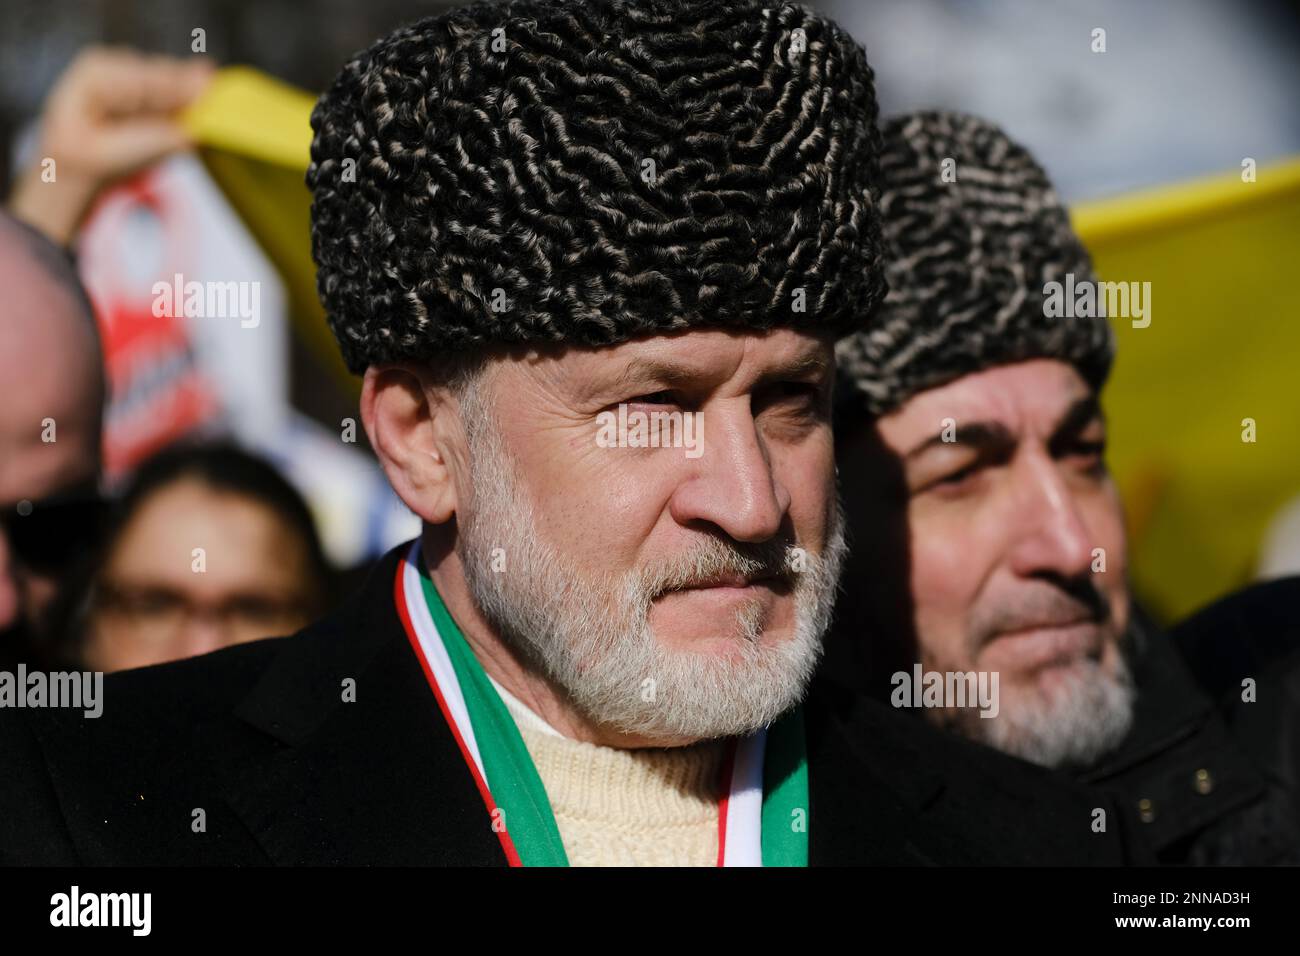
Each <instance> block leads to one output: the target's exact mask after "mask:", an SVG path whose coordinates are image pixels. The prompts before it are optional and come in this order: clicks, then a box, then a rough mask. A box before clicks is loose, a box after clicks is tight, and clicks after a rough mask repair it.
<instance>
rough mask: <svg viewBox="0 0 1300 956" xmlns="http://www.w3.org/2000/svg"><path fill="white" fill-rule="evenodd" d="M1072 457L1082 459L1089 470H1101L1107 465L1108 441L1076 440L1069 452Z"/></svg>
mask: <svg viewBox="0 0 1300 956" xmlns="http://www.w3.org/2000/svg"><path fill="white" fill-rule="evenodd" d="M1068 454H1069V456H1070V457H1071V458H1075V459H1078V460H1081V462H1082V464H1083V465H1084V466H1085V468H1086V469H1087V470H1088V471H1089V472H1095V471H1101V470H1104V469H1105V467H1106V443H1105V442H1104V441H1081V442H1075V443H1074V446H1073V447H1071V448H1070V449H1069V452H1068Z"/></svg>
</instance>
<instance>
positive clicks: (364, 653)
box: [205, 547, 505, 865]
mask: <svg viewBox="0 0 1300 956" xmlns="http://www.w3.org/2000/svg"><path fill="white" fill-rule="evenodd" d="M404 552H405V548H404V547H403V548H400V549H397V550H396V551H393V552H391V553H390V554H389V555H388V556H387V557H385V558H384V559H383V560H382V561H381V562H380V563H379V564H378V566H377V567H376V568H375V570H374V571H373V572H372V573H371V575H370V578H369V580H368V581H367V583H366V586H365V588H364V589H363V590H362V592H361V593H360V594H359V595H358V596H357V598H355V599H354V600H353V601H352V602H351V603H350V604H349V606H348V607H346V608H345V609H344V610H343V611H341V612H340V613H339V614H336V615H334V616H333V617H331V618H328V619H326V620H325V621H322V622H320V623H318V624H316V625H313V626H312V627H311V628H308V630H307V631H305V632H303V633H302V634H300V635H298V636H297V637H294V638H290V639H288V640H287V641H286V642H285V644H286V647H285V649H284V650H283V651H282V652H281V653H280V654H279V655H278V656H277V658H276V660H275V661H274V662H273V663H272V665H271V666H270V668H269V669H268V670H267V672H266V673H265V675H264V676H263V678H262V679H261V681H260V682H259V683H258V685H257V687H256V688H255V689H254V690H253V692H252V693H251V694H250V695H249V696H248V697H247V698H246V699H245V700H244V701H243V702H242V703H241V704H240V705H239V706H238V707H237V708H236V711H235V713H236V715H237V716H238V717H239V718H240V719H241V720H242V721H243V722H245V723H246V724H247V725H251V726H252V727H255V728H257V729H258V730H260V731H261V732H262V733H261V734H257V735H249V734H247V732H246V731H240V730H239V729H237V728H228V729H226V730H222V729H216V730H214V731H213V732H214V733H216V734H220V735H222V736H227V734H228V735H229V736H228V739H224V740H212V739H210V740H208V741H207V742H206V745H205V746H206V749H207V752H208V753H211V754H221V755H226V756H223V758H222V762H223V766H221V767H220V768H219V777H220V779H223V780H225V781H226V790H225V794H224V796H225V798H226V800H227V802H228V803H229V804H230V806H231V808H232V809H233V810H234V811H235V813H236V814H237V815H238V816H239V817H240V819H241V820H242V821H243V823H244V824H245V826H247V827H248V829H249V831H250V832H251V833H252V835H253V836H254V838H255V839H256V840H257V841H258V843H259V844H260V845H261V846H262V847H263V849H264V850H265V851H266V853H267V854H268V855H269V856H270V857H271V859H272V860H273V861H275V862H276V863H281V864H295V865H303V864H307V865H312V864H317V865H330V864H373V865H504V863H505V856H504V854H503V852H502V850H501V846H500V843H499V842H498V839H497V836H496V834H494V833H493V831H492V828H491V820H490V817H489V815H488V812H487V809H486V808H485V807H484V804H483V800H482V798H481V797H480V795H479V792H478V790H477V788H476V787H475V785H474V782H473V778H472V777H471V775H470V773H469V772H468V770H467V769H466V766H465V762H464V760H463V759H462V757H461V754H460V750H459V749H458V747H457V746H456V743H455V740H454V739H453V737H452V735H451V733H450V731H449V729H448V727H447V725H446V723H445V721H444V719H443V717H442V713H441V711H440V710H439V709H438V704H437V701H436V700H435V698H434V696H433V693H432V691H431V690H430V688H429V686H428V683H427V682H426V680H425V677H424V674H423V672H422V670H421V668H420V666H419V663H418V661H417V660H416V657H415V654H414V652H413V651H412V649H411V647H410V644H409V643H408V640H407V637H406V634H405V632H404V631H403V629H402V625H401V621H400V620H399V618H398V616H397V613H396V610H395V607H394V588H393V582H394V579H395V575H396V572H397V566H398V561H399V559H400V556H401V555H402V554H403V553H404ZM348 678H351V679H353V680H355V681H356V700H355V702H344V701H343V699H342V698H343V682H344V680H345V679H348ZM250 737H252V738H254V739H253V742H251V743H250V741H249V738H250Z"/></svg>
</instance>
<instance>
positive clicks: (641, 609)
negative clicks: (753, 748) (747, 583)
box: [457, 392, 846, 740]
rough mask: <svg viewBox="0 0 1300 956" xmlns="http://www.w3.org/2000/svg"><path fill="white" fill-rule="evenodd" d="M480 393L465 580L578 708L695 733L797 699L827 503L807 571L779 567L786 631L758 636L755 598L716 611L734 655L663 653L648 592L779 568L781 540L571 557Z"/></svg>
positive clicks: (808, 668)
mask: <svg viewBox="0 0 1300 956" xmlns="http://www.w3.org/2000/svg"><path fill="white" fill-rule="evenodd" d="M480 401H481V400H480V399H478V398H477V397H475V396H474V395H473V393H472V392H471V393H469V395H467V396H466V400H464V401H462V408H463V418H464V421H465V427H466V432H467V434H468V438H469V448H470V456H471V468H472V471H473V485H474V491H473V494H474V500H473V502H472V503H471V507H470V508H469V509H467V511H466V513H464V514H462V515H460V516H459V518H458V520H459V528H458V531H459V534H458V542H457V554H458V555H459V557H460V560H461V563H462V564H463V566H464V569H465V577H466V582H467V584H468V587H469V591H470V594H471V595H472V596H473V598H474V600H475V602H476V603H477V605H478V607H479V609H480V610H481V611H482V612H483V614H484V615H485V616H486V617H487V619H488V620H489V621H490V622H492V624H493V625H494V626H495V627H496V628H497V630H498V631H499V633H500V635H501V636H502V638H503V639H505V640H507V641H508V642H510V643H511V645H512V646H514V647H515V648H516V649H517V650H518V651H519V652H520V653H521V654H522V655H523V656H524V657H525V658H526V659H527V660H528V661H530V662H532V664H533V666H535V667H537V668H538V669H539V671H540V672H541V673H542V674H543V675H544V676H545V677H546V678H547V679H548V680H549V681H550V682H551V683H552V685H553V686H555V687H557V688H559V689H561V690H562V691H563V692H564V693H565V694H567V696H568V698H569V701H570V702H571V703H572V704H573V705H574V706H575V707H576V708H577V709H578V710H579V711H580V712H581V713H583V714H584V715H585V716H586V717H587V718H588V719H590V720H592V721H595V722H596V723H599V724H601V725H603V726H607V727H610V728H613V729H615V730H617V731H619V732H621V733H625V734H633V735H637V736H643V737H647V738H650V739H652V740H653V739H665V740H668V739H681V738H687V739H691V740H697V739H706V738H714V737H724V736H730V735H735V734H745V733H749V732H752V731H754V730H757V729H758V728H760V727H765V726H768V725H770V724H771V723H772V722H773V721H774V720H776V718H777V717H779V716H780V715H781V714H782V713H784V712H785V711H786V710H788V709H789V708H790V707H792V706H793V705H794V704H796V703H797V702H798V701H799V700H800V699H801V698H802V697H803V694H804V692H805V690H806V689H807V686H808V682H809V680H810V679H811V677H812V673H813V670H814V668H815V667H816V664H817V661H818V659H819V657H820V656H821V650H822V637H823V635H824V633H825V631H826V628H827V626H828V624H829V622H830V616H831V610H832V607H833V605H834V599H835V590H836V586H837V583H838V580H839V575H840V569H841V566H842V564H843V559H844V554H845V551H846V547H845V541H844V519H843V511H842V508H841V507H840V504H839V502H838V500H837V501H836V507H835V510H834V516H833V520H832V523H831V526H830V528H828V535H827V545H826V547H825V549H824V551H823V552H822V553H820V554H811V553H809V554H807V555H805V556H804V563H805V565H806V568H805V570H803V571H801V572H799V573H795V574H790V575H789V578H787V580H790V579H793V580H792V587H793V596H794V599H795V626H794V628H793V633H792V634H788V635H782V636H779V637H777V636H774V635H771V634H765V633H764V630H765V628H764V620H763V618H764V612H763V608H762V606H761V605H760V604H759V603H758V602H757V601H754V602H749V603H747V604H745V605H744V606H742V607H741V608H740V609H739V610H738V611H737V612H736V613H734V614H733V615H731V619H730V620H720V621H719V622H718V628H719V630H723V631H726V632H727V633H728V635H729V636H730V637H731V638H732V644H733V646H734V651H735V653H727V654H706V653H699V652H692V651H689V650H672V649H669V648H668V647H666V646H665V645H664V643H663V642H662V641H659V640H657V639H656V637H655V635H654V632H653V630H652V629H651V627H650V625H649V621H648V617H649V613H650V608H651V603H652V600H653V599H654V598H655V597H656V596H657V595H658V594H660V593H662V592H663V591H664V590H665V589H667V588H672V587H680V586H682V585H683V584H685V583H687V582H691V581H695V580H699V579H700V578H701V577H703V576H705V575H711V574H720V573H740V574H755V573H759V572H770V571H772V570H781V571H782V572H784V573H787V574H788V573H789V564H788V560H789V546H788V545H787V544H786V543H780V542H769V543H768V544H767V545H766V546H758V547H755V546H746V545H739V544H736V545H733V544H731V543H728V542H725V541H723V540H721V539H719V538H716V537H712V536H710V537H701V539H700V542H699V545H698V547H693V548H692V549H691V550H690V551H689V552H687V553H684V554H683V555H682V556H681V557H679V558H674V559H666V560H664V561H662V562H660V563H659V565H658V566H655V567H648V568H637V569H633V570H630V571H627V572H622V573H601V572H593V571H589V570H587V569H585V568H583V567H580V566H579V565H577V564H576V563H575V562H573V561H572V560H569V559H568V556H567V555H566V554H564V553H563V552H561V551H559V550H557V549H556V548H554V547H552V546H551V545H550V543H549V542H548V541H546V540H545V538H544V536H543V534H542V533H541V531H540V529H539V528H538V525H537V520H536V515H535V512H534V510H533V508H532V506H531V502H530V501H529V500H528V496H527V494H526V493H525V491H524V489H523V488H522V487H521V485H520V483H519V481H518V479H517V474H518V469H517V468H516V467H515V466H514V464H513V463H512V462H511V461H510V458H509V455H508V453H507V452H506V450H505V448H504V447H503V444H502V442H501V439H500V436H499V434H498V433H497V431H496V428H495V426H494V425H493V424H492V423H491V419H490V417H489V414H487V413H486V412H485V410H484V409H483V408H482V407H481V405H480ZM742 548H743V549H744V550H741V549H742ZM496 549H501V551H500V552H496ZM494 553H496V554H504V556H505V559H506V562H507V564H506V570H504V571H499V572H498V571H495V570H494V569H493V556H494Z"/></svg>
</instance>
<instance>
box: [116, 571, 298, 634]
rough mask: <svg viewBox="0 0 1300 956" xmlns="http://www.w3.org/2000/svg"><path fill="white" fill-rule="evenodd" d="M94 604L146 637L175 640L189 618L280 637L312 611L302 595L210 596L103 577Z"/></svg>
mask: <svg viewBox="0 0 1300 956" xmlns="http://www.w3.org/2000/svg"><path fill="white" fill-rule="evenodd" d="M93 605H94V607H95V609H96V610H97V611H98V612H100V613H103V614H107V615H110V616H112V617H114V618H116V619H118V620H121V621H123V622H124V623H126V624H128V625H129V627H130V630H131V633H132V635H133V636H134V637H135V638H136V639H141V640H146V641H165V640H170V639H172V638H174V637H176V636H177V635H178V634H180V633H181V632H182V630H183V629H184V628H185V627H186V625H187V624H188V623H189V622H194V621H201V620H206V621H211V622H212V623H213V624H215V625H216V626H217V627H219V628H220V629H221V630H223V631H226V632H227V633H231V634H234V635H238V636H240V637H242V638H245V639H247V638H258V637H275V636H279V635H283V634H287V633H290V632H291V631H295V630H297V629H298V628H299V627H301V626H302V624H303V623H304V622H305V621H306V620H307V619H308V618H309V617H310V612H309V609H308V606H307V602H306V601H304V600H302V599H300V598H297V597H280V596H272V595H269V594H251V593H250V594H235V595H231V596H229V597H227V598H226V599H224V600H221V601H217V602H209V601H203V600H201V599H199V598H196V597H194V596H193V595H190V594H187V593H185V592H184V591H183V590H180V589H177V588H173V587H168V586H163V585H137V586H128V585H123V584H118V583H115V582H112V581H108V580H101V581H99V582H98V584H97V586H96V588H95V599H94V602H93Z"/></svg>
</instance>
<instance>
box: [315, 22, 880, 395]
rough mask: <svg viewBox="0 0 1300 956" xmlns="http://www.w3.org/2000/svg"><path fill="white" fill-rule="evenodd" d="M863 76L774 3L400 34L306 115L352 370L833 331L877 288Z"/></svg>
mask: <svg viewBox="0 0 1300 956" xmlns="http://www.w3.org/2000/svg"><path fill="white" fill-rule="evenodd" d="M876 118H877V109H876V99H875V89H874V80H873V76H872V72H871V70H870V68H869V67H868V65H867V61H866V57H865V54H864V52H863V50H862V48H861V47H860V46H859V45H858V44H857V43H856V42H854V41H853V39H852V38H851V37H849V36H848V35H847V34H846V33H844V32H843V31H842V30H840V29H839V28H838V27H837V26H836V25H835V24H833V23H831V22H830V21H828V20H826V19H824V18H822V17H819V16H817V15H815V14H813V13H811V12H810V11H808V10H806V9H804V8H802V7H799V6H796V5H793V4H787V3H781V2H779V0H507V2H501V3H482V2H480V3H475V4H473V5H471V6H468V7H465V8H463V9H460V10H456V11H453V12H451V13H448V14H445V15H442V16H437V17H432V18H428V19H424V20H421V21H419V22H417V23H414V24H412V25H410V26H408V27H405V28H402V29H400V30H397V31H396V32H394V33H392V34H390V35H389V36H387V37H385V38H384V39H382V40H380V41H379V42H378V43H376V44H375V45H374V46H372V47H371V48H370V49H368V50H365V51H364V52H362V53H359V54H357V55H356V56H355V57H354V58H353V59H352V60H351V61H350V62H349V63H347V64H346V66H344V68H343V70H342V72H341V73H340V75H339V76H338V78H337V79H336V80H335V82H334V84H333V85H332V86H331V88H330V89H329V90H328V91H327V92H326V93H325V94H324V95H323V96H322V97H321V98H320V100H319V102H318V103H317V105H316V108H315V110H314V111H313V113H312V129H313V130H314V132H315V136H314V139H313V141H312V146H311V165H310V168H309V169H308V172H307V184H308V186H309V187H310V188H311V191H312V196H313V202H312V253H313V256H314V258H315V261H316V264H317V267H318V271H317V285H318V288H319V292H320V295H321V299H322V301H323V302H324V305H325V310H326V313H327V315H328V318H329V322H330V326H331V328H332V329H333V331H334V333H335V335H336V337H337V338H338V341H339V344H340V347H341V348H342V351H343V355H344V358H345V360H346V361H347V364H348V366H349V367H350V368H351V369H352V370H353V371H354V372H360V371H363V370H364V369H365V368H366V367H367V366H369V365H371V364H374V363H380V362H386V361H395V360H403V359H410V360H421V359H427V358H431V357H434V356H436V355H438V354H440V353H448V352H457V351H465V350H469V349H474V348H476V347H478V346H483V345H491V344H496V343H524V342H556V343H578V344H585V345H607V344H613V343H616V342H620V341H623V340H626V339H628V338H631V337H633V336H636V335H641V334H647V333H654V332H670V331H675V330H684V329H690V328H695V327H704V326H708V327H723V328H748V329H766V328H770V327H773V326H778V325H792V326H799V327H806V328H815V329H819V330H820V329H826V330H828V331H830V330H834V332H835V334H837V335H838V334H843V333H845V332H847V331H849V330H851V329H853V328H855V327H858V326H860V324H861V323H862V322H863V321H864V320H866V319H867V318H869V317H870V315H871V314H872V313H873V311H874V310H875V308H876V306H877V305H878V304H879V301H880V299H881V298H882V297H883V295H884V291H885V286H884V276H883V266H882V263H881V259H882V252H881V240H880V225H879V215H878V211H877V209H876V205H875V201H874V198H873V196H872V193H871V189H872V188H873V187H874V184H875V180H876V172H877V164H878V159H879V156H878V154H879V131H878V129H877V127H876Z"/></svg>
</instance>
